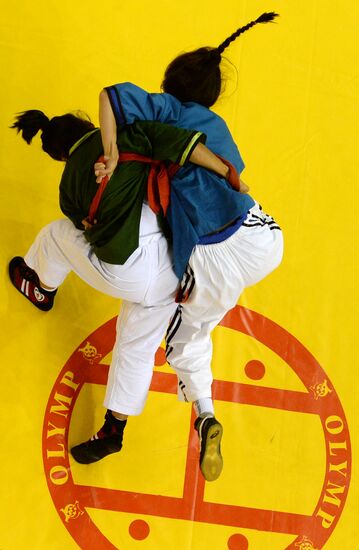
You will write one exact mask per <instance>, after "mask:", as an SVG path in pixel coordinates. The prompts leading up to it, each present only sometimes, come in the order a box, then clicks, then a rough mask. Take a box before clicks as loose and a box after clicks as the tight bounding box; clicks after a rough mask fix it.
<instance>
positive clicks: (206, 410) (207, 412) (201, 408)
mask: <svg viewBox="0 0 359 550" xmlns="http://www.w3.org/2000/svg"><path fill="white" fill-rule="evenodd" d="M193 406H194V410H195V411H196V414H197V416H201V417H204V416H214V407H213V401H212V399H211V398H210V397H202V398H201V399H197V401H194V403H193Z"/></svg>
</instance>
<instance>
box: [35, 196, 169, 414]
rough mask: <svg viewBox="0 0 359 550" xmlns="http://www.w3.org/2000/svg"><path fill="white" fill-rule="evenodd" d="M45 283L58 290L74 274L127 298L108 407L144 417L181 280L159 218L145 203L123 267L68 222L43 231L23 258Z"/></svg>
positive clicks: (109, 383)
mask: <svg viewBox="0 0 359 550" xmlns="http://www.w3.org/2000/svg"><path fill="white" fill-rule="evenodd" d="M24 260H25V262H26V264H27V265H28V266H29V267H31V268H32V269H34V270H35V271H36V273H37V274H38V276H39V278H40V280H41V281H42V282H43V283H44V284H45V285H47V286H49V287H56V288H57V287H58V286H60V285H61V283H62V282H63V281H64V279H65V278H66V276H67V275H68V274H69V273H70V271H74V272H75V273H76V274H77V275H78V276H79V277H80V278H81V279H82V280H83V281H85V282H86V283H88V284H89V285H90V286H91V287H93V288H95V289H96V290H99V291H100V292H103V293H105V294H108V295H109V296H113V297H114V298H122V300H123V301H122V306H121V310H120V314H119V317H118V321H117V337H116V343H115V347H114V350H113V358H112V362H111V367H110V373H109V379H108V384H107V391H106V397H105V403H104V405H105V407H107V408H108V409H110V410H112V411H115V412H119V413H123V414H128V415H135V414H140V413H141V412H142V409H143V407H144V404H145V401H146V397H147V393H148V390H149V386H150V383H151V377H152V371H153V365H154V355H155V353H156V351H157V348H158V347H159V346H160V344H161V342H162V339H163V338H164V335H165V332H166V329H167V326H168V323H169V321H170V319H171V317H172V315H173V313H174V311H175V310H176V304H175V302H174V298H175V294H176V289H177V286H178V279H177V277H176V276H175V274H174V271H173V269H172V258H171V255H170V253H169V250H168V244H167V241H166V239H165V237H164V236H163V234H162V232H161V230H160V227H159V225H158V222H157V218H156V216H155V215H154V214H153V212H152V211H151V210H150V208H149V207H148V206H147V205H146V204H144V205H143V209H142V217H141V225H140V239H139V247H138V248H137V249H136V250H135V252H134V253H133V254H132V255H131V256H130V258H129V259H128V260H127V262H126V263H125V264H123V265H112V264H107V263H105V262H101V261H100V260H99V259H98V258H97V256H96V255H95V254H94V253H93V252H92V251H91V247H90V245H89V243H88V242H87V241H86V239H85V238H84V235H83V231H80V230H78V229H76V228H75V226H74V225H73V224H72V222H71V221H69V220H67V219H62V220H58V221H55V222H52V223H50V224H49V225H47V226H46V227H44V228H43V229H42V230H41V231H40V233H39V234H38V236H37V237H36V239H35V241H34V243H33V245H32V246H31V247H30V250H29V251H28V253H27V254H26V256H25V258H24Z"/></svg>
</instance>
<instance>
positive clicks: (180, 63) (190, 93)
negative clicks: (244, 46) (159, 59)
mask: <svg viewBox="0 0 359 550" xmlns="http://www.w3.org/2000/svg"><path fill="white" fill-rule="evenodd" d="M276 17H278V14H277V13H274V12H266V13H262V15H260V16H259V17H258V18H257V19H255V20H254V21H251V22H250V23H247V25H244V26H243V27H240V28H239V29H237V30H236V31H235V32H234V33H233V34H231V35H230V36H229V37H228V38H226V39H225V40H224V41H223V42H222V43H221V44H220V45H219V46H218V47H217V48H211V47H208V46H207V47H203V48H199V49H197V50H194V51H192V52H187V53H184V54H182V55H179V56H178V57H176V58H175V59H174V60H173V61H172V62H171V63H170V64H169V65H168V67H167V69H166V71H165V76H164V79H163V82H162V89H163V91H164V92H166V93H169V94H172V95H174V96H175V97H177V99H179V100H180V101H181V102H187V101H194V102H196V103H200V104H201V105H204V106H205V107H211V105H213V104H214V103H215V102H216V101H217V99H218V96H219V94H220V93H221V85H222V77H221V70H220V63H221V59H222V53H223V52H224V50H225V49H226V48H228V46H229V45H230V44H231V43H232V42H234V40H236V39H237V38H238V37H239V36H240V35H241V34H243V33H245V32H246V31H248V30H249V29H251V28H252V27H254V26H255V25H257V24H258V23H270V22H271V21H273V20H274V19H275V18H276Z"/></svg>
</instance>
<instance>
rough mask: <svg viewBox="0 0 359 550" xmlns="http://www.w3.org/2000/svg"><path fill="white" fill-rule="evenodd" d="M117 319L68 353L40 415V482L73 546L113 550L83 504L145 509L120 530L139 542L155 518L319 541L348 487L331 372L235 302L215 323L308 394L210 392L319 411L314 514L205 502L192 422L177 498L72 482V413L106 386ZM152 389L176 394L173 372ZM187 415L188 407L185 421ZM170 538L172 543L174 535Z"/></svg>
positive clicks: (258, 364) (237, 537) (302, 549)
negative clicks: (262, 349)
mask: <svg viewBox="0 0 359 550" xmlns="http://www.w3.org/2000/svg"><path fill="white" fill-rule="evenodd" d="M115 325H116V318H114V319H112V320H111V321H108V322H107V323H105V324H104V325H103V326H101V327H99V328H98V329H97V330H96V331H95V332H93V333H92V334H91V335H90V336H89V337H88V338H86V340H84V341H83V342H82V343H81V344H80V345H79V346H78V348H77V349H76V350H75V351H74V353H73V354H72V355H71V357H70V358H69V360H68V361H67V363H66V364H65V366H64V367H63V369H62V370H61V372H60V374H59V376H58V378H57V380H56V382H55V385H54V388H53V390H52V392H51V395H50V398H49V401H48V404H47V408H46V413H45V419H44V426H43V439H42V442H43V462H44V469H45V475H46V480H47V484H48V487H49V490H50V494H51V497H52V499H53V502H54V504H55V507H56V510H57V512H58V514H59V516H60V518H61V520H62V522H63V524H64V525H65V527H66V528H67V529H68V531H69V532H70V534H71V535H72V537H73V538H74V539H75V541H76V542H77V543H78V544H79V546H80V547H81V548H96V549H99V550H100V549H101V550H102V549H103V550H109V549H116V547H115V546H114V545H113V544H112V543H111V542H110V541H109V540H108V538H106V537H105V535H104V534H103V533H102V532H101V531H100V530H99V528H98V527H97V526H96V524H95V523H94V522H93V521H92V519H91V518H90V516H89V514H88V513H87V511H86V508H99V509H103V510H112V511H116V512H118V513H132V514H138V515H148V518H149V520H148V521H145V520H143V519H136V520H135V521H132V522H131V523H130V524H129V525H127V526H125V527H124V528H125V529H126V530H127V532H128V533H129V535H130V537H131V538H132V539H134V540H137V541H141V540H144V539H146V538H148V537H150V536H151V530H150V518H151V516H154V515H156V516H158V517H163V518H172V519H181V520H188V521H194V522H205V523H211V524H214V525H222V526H227V527H230V528H232V529H233V532H232V534H231V535H230V537H229V538H228V539H227V540H225V541H224V544H223V547H225V545H226V546H227V548H229V549H230V550H244V549H247V548H249V544H248V540H247V538H246V536H245V535H244V534H242V533H240V532H238V531H240V529H256V530H259V531H268V532H275V533H285V534H288V535H293V541H292V542H291V543H290V544H289V546H287V547H286V548H287V549H293V550H318V549H319V548H321V547H322V546H323V545H324V544H325V542H326V541H327V540H328V538H329V537H330V535H331V533H332V532H333V530H334V528H335V526H336V525H337V522H338V520H339V517H340V515H341V513H342V511H343V508H344V505H345V501H346V497H347V493H348V489H349V484H350V476H351V450H350V437H349V430H348V426H347V422H346V419H345V415H344V411H343V408H342V406H341V403H340V401H339V398H338V395H337V393H336V391H335V389H334V387H333V385H332V383H331V382H330V380H329V378H328V376H327V375H326V374H325V372H324V370H323V369H322V367H321V366H320V365H319V364H318V362H317V361H316V359H315V358H314V357H313V356H312V355H311V354H310V353H309V351H308V350H307V349H306V348H305V347H304V346H303V345H302V344H301V343H300V342H299V341H298V340H297V339H296V338H294V337H293V336H292V335H291V334H289V333H288V332H287V331H286V330H285V329H283V328H281V327H280V326H279V325H277V324H276V323H274V322H273V321H270V320H269V319H267V318H265V317H263V316H262V315H260V314H258V313H256V312H254V311H251V310H248V309H246V308H244V307H241V306H236V307H235V308H234V309H233V310H231V311H230V312H229V313H228V314H227V315H226V317H225V318H224V319H223V321H222V322H221V324H220V325H221V326H222V327H227V328H229V329H232V330H233V331H238V332H241V333H243V334H245V335H247V336H250V337H252V338H254V339H255V340H257V341H258V342H259V343H261V344H262V345H264V346H266V347H267V348H269V349H270V350H272V352H274V353H275V354H277V355H278V356H279V357H280V358H281V359H282V360H283V361H284V362H285V363H286V364H287V365H288V366H289V367H290V368H291V369H292V370H293V371H294V373H295V374H296V375H297V377H298V378H299V379H300V381H301V382H302V383H303V384H304V386H305V388H306V391H292V390H282V389H275V388H271V387H264V386H256V385H253V384H241V383H238V382H236V383H235V382H229V381H223V380H215V381H214V383H213V395H214V399H216V400H219V401H224V402H232V403H238V404H247V405H253V406H260V407H267V408H272V409H280V410H284V411H291V412H298V413H306V414H309V415H316V416H317V418H319V420H320V422H321V425H322V430H323V435H324V441H325V446H324V449H323V453H325V459H326V471H325V475H324V480H323V485H322V489H321V492H320V494H319V495H318V500H317V502H316V503H315V505H314V506H313V512H312V514H311V515H303V514H295V513H288V512H281V511H278V510H265V509H255V508H250V507H244V506H234V505H230V504H226V503H224V502H223V503H218V502H215V503H214V502H208V501H206V500H205V485H206V482H205V480H204V479H203V477H202V476H201V475H199V474H198V466H197V467H196V464H197V463H198V440H197V434H196V433H195V431H194V430H193V428H192V429H191V430H190V435H189V441H188V448H187V460H186V468H185V473H184V486H183V494H182V498H178V497H170V496H162V495H158V494H140V493H137V492H131V491H121V490H117V489H116V490H112V489H108V488H101V487H92V486H91V487H90V486H83V485H79V484H76V483H75V482H74V480H73V477H72V473H71V467H70V461H69V455H68V433H69V426H70V422H71V414H72V411H73V408H74V404H75V402H76V400H77V398H78V396H79V393H80V391H81V389H82V388H83V386H84V385H85V384H89V383H96V384H103V385H105V384H106V381H107V373H108V365H104V364H103V363H101V364H100V361H101V358H104V357H105V356H106V355H108V354H109V353H110V352H111V350H112V347H113V345H114V341H115ZM164 363H165V357H164V351H163V350H162V348H160V349H159V350H158V353H157V354H156V365H161V364H164ZM245 374H246V376H247V377H248V378H250V379H251V380H254V381H255V380H261V379H262V378H263V377H264V374H265V364H264V363H263V362H262V361H261V360H259V359H257V358H256V359H252V360H250V361H249V362H247V364H246V366H245ZM150 390H151V391H153V392H164V393H174V394H175V393H177V378H176V376H175V375H174V374H170V373H165V372H158V371H155V372H154V375H153V379H152V384H151V388H150ZM193 420H194V414H193V413H192V418H191V424H192V426H193ZM194 502H195V506H194ZM173 542H174V544H175V542H176V541H173ZM119 550H121V549H119ZM123 550H124V549H123Z"/></svg>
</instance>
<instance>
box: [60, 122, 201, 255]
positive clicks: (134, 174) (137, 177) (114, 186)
mask: <svg viewBox="0 0 359 550" xmlns="http://www.w3.org/2000/svg"><path fill="white" fill-rule="evenodd" d="M204 141H205V135H204V134H202V133H201V132H196V131H192V130H184V129H182V128H175V127H173V126H168V125H166V124H161V123H158V122H143V121H142V122H135V123H134V124H131V125H128V126H123V127H121V128H119V129H118V134H117V144H118V148H119V151H120V152H126V153H127V152H131V153H139V154H142V155H145V156H147V157H151V158H154V159H156V160H167V161H171V162H174V163H176V164H180V165H181V166H182V165H184V164H185V163H186V162H187V161H188V159H189V157H190V156H191V153H192V151H193V149H194V147H195V146H196V145H197V143H198V142H204ZM102 154H103V149H102V141H101V134H100V130H99V129H98V128H97V129H95V130H92V131H91V132H88V133H87V134H86V135H85V136H83V137H82V138H81V139H80V140H79V141H78V142H76V143H75V144H74V145H73V147H72V148H71V150H70V155H69V159H68V160H67V162H66V166H65V169H64V172H63V174H62V178H61V182H60V207H61V210H62V212H63V213H64V214H65V215H66V216H67V217H68V218H70V220H71V221H72V222H73V223H74V225H75V226H76V227H77V229H82V230H84V227H83V225H82V220H83V219H84V218H86V217H87V216H88V213H89V208H90V204H91V201H92V199H93V197H94V195H95V194H96V191H97V189H98V184H97V183H96V176H95V174H94V164H95V162H96V161H97V159H98V158H99V157H100V156H101V155H102ZM149 170H150V166H149V165H148V164H143V163H140V162H137V161H130V162H124V163H121V164H119V165H118V166H117V168H116V169H115V171H114V173H113V175H112V177H111V178H110V180H109V182H108V184H107V187H106V189H105V191H104V193H103V195H102V199H101V202H100V205H99V208H98V211H97V214H96V219H97V224H96V225H94V226H93V227H92V228H90V229H88V230H86V231H84V234H85V237H86V239H87V241H88V242H89V243H90V244H91V246H92V248H93V251H94V252H95V254H96V255H97V256H98V258H99V259H100V260H103V261H104V262H107V263H111V264H124V263H125V262H126V260H127V259H128V258H129V256H130V255H131V254H132V253H133V252H134V251H135V250H136V248H137V247H138V241H139V226H140V218H141V210H142V203H143V201H144V199H145V198H146V188H147V178H148V173H149Z"/></svg>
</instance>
